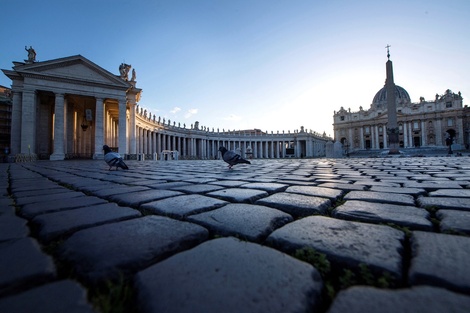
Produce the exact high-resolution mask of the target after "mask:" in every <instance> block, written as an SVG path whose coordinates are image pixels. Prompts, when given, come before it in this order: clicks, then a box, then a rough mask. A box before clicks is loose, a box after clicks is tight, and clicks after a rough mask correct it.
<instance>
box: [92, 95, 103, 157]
mask: <svg viewBox="0 0 470 313" xmlns="http://www.w3.org/2000/svg"><path fill="white" fill-rule="evenodd" d="M103 145H104V103H103V99H102V98H96V108H95V153H94V154H93V159H95V160H97V159H103V158H104V154H103Z"/></svg>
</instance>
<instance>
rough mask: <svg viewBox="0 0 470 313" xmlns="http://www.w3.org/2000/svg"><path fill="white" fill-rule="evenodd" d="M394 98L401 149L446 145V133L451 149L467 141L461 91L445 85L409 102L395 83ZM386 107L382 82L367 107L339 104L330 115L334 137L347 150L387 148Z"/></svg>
mask: <svg viewBox="0 0 470 313" xmlns="http://www.w3.org/2000/svg"><path fill="white" fill-rule="evenodd" d="M395 101H396V110H397V124H398V131H399V139H398V140H399V148H400V150H405V149H407V148H413V149H415V148H419V147H430V148H445V147H446V138H449V137H450V138H452V139H453V147H454V149H461V148H463V147H465V146H466V145H468V144H469V136H468V129H469V127H468V125H470V124H469V123H468V122H467V124H468V125H467V126H465V125H464V124H465V123H464V121H465V120H466V117H465V116H466V115H467V114H466V113H465V112H466V110H467V108H466V107H464V106H463V98H462V95H461V94H460V92H458V93H454V92H452V91H451V90H450V89H447V90H446V91H445V92H444V93H442V94H436V96H435V98H434V99H433V100H425V99H424V98H423V97H421V98H420V100H419V102H412V101H411V98H410V96H409V94H408V92H407V91H406V90H405V89H404V88H402V87H400V86H398V85H395ZM387 111H388V110H387V90H386V87H385V86H384V87H383V88H382V89H380V90H379V91H378V92H377V93H376V94H375V96H374V98H373V100H372V104H371V105H370V108H369V109H366V110H364V109H363V107H362V106H361V107H360V108H359V111H355V112H352V111H351V110H350V109H348V110H346V109H344V108H343V107H341V108H340V110H339V111H335V112H334V115H333V120H334V124H333V128H334V136H335V140H337V141H340V142H341V143H342V144H343V147H344V149H345V151H348V152H355V151H361V150H386V149H388V144H389V141H388V138H387V122H388V114H387Z"/></svg>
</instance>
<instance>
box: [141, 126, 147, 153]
mask: <svg viewBox="0 0 470 313" xmlns="http://www.w3.org/2000/svg"><path fill="white" fill-rule="evenodd" d="M141 140H142V150H141V153H143V154H147V130H146V129H145V128H142V139H141Z"/></svg>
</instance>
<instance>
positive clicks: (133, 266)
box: [59, 216, 208, 283]
mask: <svg viewBox="0 0 470 313" xmlns="http://www.w3.org/2000/svg"><path fill="white" fill-rule="evenodd" d="M207 237H208V231H207V230H206V229H205V228H203V227H201V226H199V225H195V224H192V223H188V222H181V221H177V220H173V219H170V218H167V217H161V216H145V217H141V218H135V219H131V220H127V221H122V222H117V223H111V224H105V225H101V226H97V227H92V228H87V229H84V230H80V231H78V232H76V233H74V234H73V235H72V236H71V237H70V238H68V239H67V240H66V241H65V242H64V243H63V245H62V246H61V248H60V252H59V254H60V258H61V259H62V260H66V261H67V262H70V263H71V264H72V266H73V268H74V270H75V272H76V273H77V275H79V276H80V277H82V278H83V279H85V280H86V281H89V282H91V283H97V282H100V281H103V280H108V279H116V278H119V277H120V275H121V274H123V275H128V274H130V273H133V272H135V271H138V270H140V269H143V268H145V267H147V266H149V265H151V264H153V263H155V262H157V261H158V260H161V259H163V258H166V257H168V256H170V255H172V254H174V253H177V252H180V251H182V250H186V249H188V248H191V247H193V246H195V245H197V244H199V243H200V242H202V241H204V240H206V239H207Z"/></svg>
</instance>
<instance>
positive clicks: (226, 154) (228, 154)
mask: <svg viewBox="0 0 470 313" xmlns="http://www.w3.org/2000/svg"><path fill="white" fill-rule="evenodd" d="M219 151H220V152H221V153H222V159H223V160H224V161H225V162H226V163H227V164H228V168H229V169H231V168H232V166H234V165H235V164H240V163H245V164H251V163H250V161H247V160H245V159H244V158H242V157H241V155H239V154H236V153H235V152H233V151H228V150H227V149H225V147H220V148H219Z"/></svg>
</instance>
